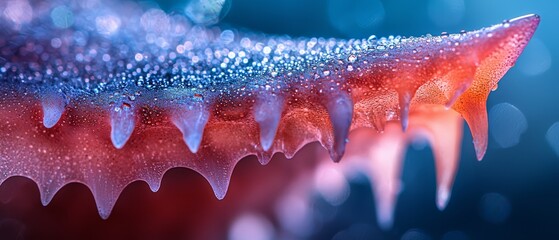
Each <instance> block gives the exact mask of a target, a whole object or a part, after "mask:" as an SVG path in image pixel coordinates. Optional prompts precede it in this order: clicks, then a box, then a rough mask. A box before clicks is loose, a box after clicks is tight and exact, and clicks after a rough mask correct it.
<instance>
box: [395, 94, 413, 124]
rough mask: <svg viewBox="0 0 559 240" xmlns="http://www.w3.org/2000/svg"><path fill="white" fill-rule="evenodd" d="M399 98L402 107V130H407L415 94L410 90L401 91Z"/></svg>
mask: <svg viewBox="0 0 559 240" xmlns="http://www.w3.org/2000/svg"><path fill="white" fill-rule="evenodd" d="M398 98H399V99H398V104H399V107H400V123H401V124H402V131H404V132H405V131H406V130H407V129H408V124H409V112H410V102H411V99H412V98H413V94H411V93H409V92H404V93H399V94H398Z"/></svg>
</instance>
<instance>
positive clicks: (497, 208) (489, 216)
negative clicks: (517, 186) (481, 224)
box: [480, 193, 511, 224]
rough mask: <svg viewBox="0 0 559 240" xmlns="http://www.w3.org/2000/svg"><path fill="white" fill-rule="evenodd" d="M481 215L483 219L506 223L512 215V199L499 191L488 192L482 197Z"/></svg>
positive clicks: (495, 222)
mask: <svg viewBox="0 0 559 240" xmlns="http://www.w3.org/2000/svg"><path fill="white" fill-rule="evenodd" d="M480 208H481V209H480V210H481V217H482V218H483V220H485V221H487V222H489V223H493V224H501V223H504V222H505V221H506V220H507V218H508V217H509V216H510V212H511V204H510V201H509V200H508V199H507V198H506V197H505V196H503V195H502V194H499V193H487V194H485V195H483V197H481V202H480Z"/></svg>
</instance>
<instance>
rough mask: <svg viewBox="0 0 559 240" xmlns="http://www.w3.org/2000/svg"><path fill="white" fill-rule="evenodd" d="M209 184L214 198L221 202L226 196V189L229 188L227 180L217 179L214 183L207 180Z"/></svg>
mask: <svg viewBox="0 0 559 240" xmlns="http://www.w3.org/2000/svg"><path fill="white" fill-rule="evenodd" d="M209 182H210V186H211V187H212V190H213V192H214V195H215V197H216V198H217V199H218V200H223V199H224V198H225V195H227V189H228V188H229V179H217V180H216V181H213V180H209Z"/></svg>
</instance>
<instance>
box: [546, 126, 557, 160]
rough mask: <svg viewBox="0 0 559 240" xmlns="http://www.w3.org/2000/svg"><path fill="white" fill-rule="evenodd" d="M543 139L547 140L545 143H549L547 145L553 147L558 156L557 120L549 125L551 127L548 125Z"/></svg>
mask: <svg viewBox="0 0 559 240" xmlns="http://www.w3.org/2000/svg"><path fill="white" fill-rule="evenodd" d="M545 139H546V140H547V143H549V146H551V148H553V151H555V154H556V155H557V156H559V122H555V123H554V124H553V125H551V127H549V129H548V130H547V133H546V134H545Z"/></svg>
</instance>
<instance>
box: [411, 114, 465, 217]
mask: <svg viewBox="0 0 559 240" xmlns="http://www.w3.org/2000/svg"><path fill="white" fill-rule="evenodd" d="M428 116H429V117H426V116H416V117H415V118H414V123H415V124H414V129H413V130H414V132H415V133H414V134H420V135H422V136H423V137H426V138H427V140H428V141H429V142H430V143H431V148H432V149H433V154H434V157H435V167H436V170H437V171H436V172H437V208H438V209H439V210H441V211H442V210H444V209H445V208H446V205H447V204H448V200H449V199H450V195H451V192H452V184H453V183H454V178H455V176H456V169H457V168H458V162H459V159H460V142H461V141H460V140H461V139H462V125H463V120H462V118H461V117H460V115H459V114H458V113H456V112H455V111H452V110H446V111H439V112H432V113H431V114H429V115H428Z"/></svg>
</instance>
